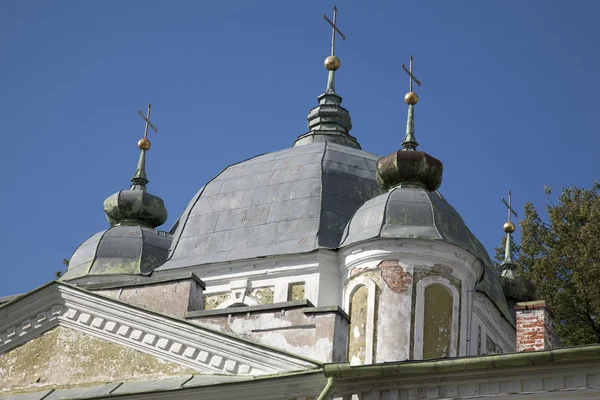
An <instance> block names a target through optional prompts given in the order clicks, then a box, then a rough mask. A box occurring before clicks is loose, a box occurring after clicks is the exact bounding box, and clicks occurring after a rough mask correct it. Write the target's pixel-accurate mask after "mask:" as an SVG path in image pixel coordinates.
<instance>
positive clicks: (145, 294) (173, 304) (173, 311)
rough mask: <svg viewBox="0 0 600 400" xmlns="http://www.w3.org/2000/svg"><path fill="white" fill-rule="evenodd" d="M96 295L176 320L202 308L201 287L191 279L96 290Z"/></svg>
mask: <svg viewBox="0 0 600 400" xmlns="http://www.w3.org/2000/svg"><path fill="white" fill-rule="evenodd" d="M96 293H99V294H102V295H105V296H108V297H112V298H115V299H117V300H120V301H122V302H125V303H128V304H132V305H134V306H138V307H142V308H145V309H147V310H151V311H155V312H158V313H161V314H165V315H169V316H171V317H176V318H183V317H185V313H186V312H187V311H192V310H200V309H201V308H202V287H201V286H200V285H199V284H198V283H197V282H196V281H194V280H192V279H189V280H185V281H177V282H166V283H157V284H151V285H143V286H131V287H124V288H120V289H104V290H97V291H96Z"/></svg>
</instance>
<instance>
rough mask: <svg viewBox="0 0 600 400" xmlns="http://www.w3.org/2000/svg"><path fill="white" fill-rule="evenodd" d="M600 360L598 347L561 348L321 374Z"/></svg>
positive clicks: (345, 367) (343, 367)
mask: <svg viewBox="0 0 600 400" xmlns="http://www.w3.org/2000/svg"><path fill="white" fill-rule="evenodd" d="M594 359H597V360H600V345H590V346H580V347H565V348H559V349H554V350H543V351H534V352H523V353H511V354H501V355H493V356H476V357H463V358H455V359H450V360H447V359H438V360H426V361H403V362H397V363H384V364H373V365H361V366H354V367H353V366H350V364H348V363H341V364H326V365H325V366H324V367H323V373H324V375H325V376H326V377H328V378H331V377H334V378H341V379H344V378H367V377H378V376H383V375H399V376H408V375H420V374H432V373H441V372H464V371H481V370H489V369H497V368H509V367H512V368H514V367H521V366H532V365H535V366H543V365H550V364H553V363H561V362H569V361H582V360H594Z"/></svg>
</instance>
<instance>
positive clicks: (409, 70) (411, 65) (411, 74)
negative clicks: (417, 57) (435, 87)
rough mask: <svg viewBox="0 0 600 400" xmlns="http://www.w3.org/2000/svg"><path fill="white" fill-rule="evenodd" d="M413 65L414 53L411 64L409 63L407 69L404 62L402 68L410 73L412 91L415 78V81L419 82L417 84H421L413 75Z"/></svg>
mask: <svg viewBox="0 0 600 400" xmlns="http://www.w3.org/2000/svg"><path fill="white" fill-rule="evenodd" d="M412 67H413V56H412V54H411V55H410V64H409V68H410V69H407V68H406V66H405V65H404V64H402V69H403V70H404V71H405V72H406V73H407V74H408V76H409V78H408V80H409V82H410V91H411V92H412V91H413V86H412V85H413V80H414V81H415V83H416V84H417V86H421V82H420V81H419V80H418V79H417V78H416V77H415V76H414V75H413V73H412V69H413V68H412Z"/></svg>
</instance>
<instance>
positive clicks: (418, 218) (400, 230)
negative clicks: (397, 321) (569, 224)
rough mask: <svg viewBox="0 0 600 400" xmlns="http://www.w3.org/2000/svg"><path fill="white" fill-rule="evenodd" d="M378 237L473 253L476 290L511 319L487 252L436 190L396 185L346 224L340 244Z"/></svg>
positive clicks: (367, 204) (372, 200) (370, 201)
mask: <svg viewBox="0 0 600 400" xmlns="http://www.w3.org/2000/svg"><path fill="white" fill-rule="evenodd" d="M377 238H390V239H424V240H439V241H443V242H446V243H449V244H452V245H454V246H457V247H460V248H462V249H464V250H466V251H468V252H469V253H471V254H473V255H474V256H475V257H477V258H478V259H479V260H481V262H482V264H483V266H484V276H483V279H482V280H481V281H480V282H479V284H478V286H477V288H478V290H480V291H482V292H484V293H486V295H488V297H490V299H491V300H492V301H494V303H495V304H496V305H497V306H498V308H499V309H500V310H501V311H502V313H503V314H504V315H505V316H506V318H507V319H509V320H511V316H510V312H509V310H508V307H507V305H506V300H505V299H504V295H503V292H502V286H501V285H500V281H499V279H498V277H497V275H496V273H495V271H494V269H493V267H492V261H491V260H490V257H489V255H488V253H487V251H486V250H485V248H484V247H483V245H482V244H481V242H479V240H477V238H476V237H475V236H474V235H473V234H472V233H471V231H470V230H469V228H468V227H467V225H466V224H465V222H464V221H463V219H462V217H461V216H460V215H459V214H458V212H456V210H455V209H454V207H452V206H451V205H450V203H448V202H447V201H446V199H445V198H444V197H443V196H442V195H441V194H440V193H439V192H437V191H432V192H430V191H428V190H426V189H424V188H421V187H414V186H412V185H410V186H409V187H401V186H397V187H395V188H393V189H391V190H390V191H389V192H387V193H384V194H382V195H379V196H377V197H375V198H373V199H371V200H369V201H367V202H365V204H364V205H363V206H362V207H360V208H359V209H358V210H357V211H356V213H355V214H354V216H353V217H352V218H351V219H350V221H349V222H348V224H347V225H346V227H345V229H344V233H343V235H342V240H341V244H340V247H348V246H351V245H353V244H356V243H360V242H364V241H367V240H372V239H377Z"/></svg>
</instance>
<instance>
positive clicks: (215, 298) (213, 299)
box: [203, 293, 231, 310]
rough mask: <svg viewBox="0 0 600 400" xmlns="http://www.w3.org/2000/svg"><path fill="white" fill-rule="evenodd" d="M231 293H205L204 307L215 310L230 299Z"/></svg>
mask: <svg viewBox="0 0 600 400" xmlns="http://www.w3.org/2000/svg"><path fill="white" fill-rule="evenodd" d="M230 296H231V295H230V294H229V293H214V294H205V295H204V299H203V304H204V309H205V310H214V309H215V308H217V307H219V306H220V305H221V304H223V303H224V302H226V301H227V300H229V297H230Z"/></svg>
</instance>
